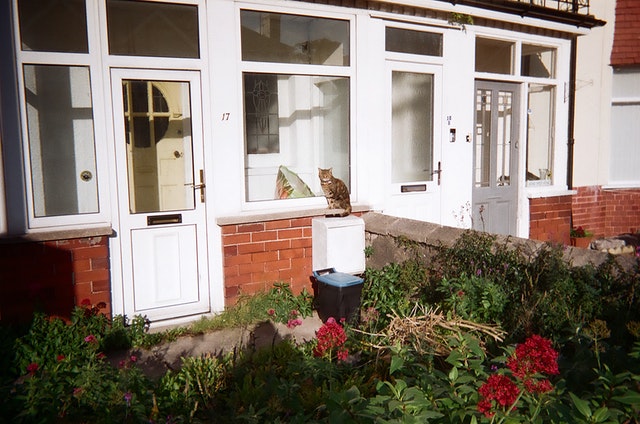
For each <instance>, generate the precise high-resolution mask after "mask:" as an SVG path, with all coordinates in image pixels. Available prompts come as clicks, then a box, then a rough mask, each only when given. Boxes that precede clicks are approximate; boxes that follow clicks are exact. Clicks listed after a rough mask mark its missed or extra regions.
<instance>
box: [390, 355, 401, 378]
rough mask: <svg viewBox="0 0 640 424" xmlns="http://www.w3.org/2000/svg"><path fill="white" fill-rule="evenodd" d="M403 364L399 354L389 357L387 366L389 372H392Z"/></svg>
mask: <svg viewBox="0 0 640 424" xmlns="http://www.w3.org/2000/svg"><path fill="white" fill-rule="evenodd" d="M403 366H404V359H402V358H401V357H399V356H393V357H392V358H391V367H390V368H389V374H393V373H394V372H396V371H398V370H399V369H400V368H402V367H403Z"/></svg>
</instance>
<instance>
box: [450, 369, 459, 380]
mask: <svg viewBox="0 0 640 424" xmlns="http://www.w3.org/2000/svg"><path fill="white" fill-rule="evenodd" d="M457 378H458V368H455V367H453V368H451V371H449V381H456V379H457Z"/></svg>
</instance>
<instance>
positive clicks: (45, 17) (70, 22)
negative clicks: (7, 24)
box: [18, 0, 89, 53]
mask: <svg viewBox="0 0 640 424" xmlns="http://www.w3.org/2000/svg"><path fill="white" fill-rule="evenodd" d="M18 16H19V20H20V36H21V37H20V41H21V46H22V50H25V51H42V52H64V53H87V52H88V51H89V48H88V43H87V17H86V8H85V3H84V0H19V1H18Z"/></svg>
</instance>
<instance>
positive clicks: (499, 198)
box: [473, 81, 519, 235]
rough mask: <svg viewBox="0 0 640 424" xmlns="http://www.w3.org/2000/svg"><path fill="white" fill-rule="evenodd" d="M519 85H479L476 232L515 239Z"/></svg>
mask: <svg viewBox="0 0 640 424" xmlns="http://www.w3.org/2000/svg"><path fill="white" fill-rule="evenodd" d="M518 89H519V86H518V85H517V84H509V83H496V82H488V81H477V82H476V96H475V98H476V106H475V111H476V113H475V125H474V127H475V133H474V159H473V163H474V172H473V178H474V181H473V228H474V229H476V230H480V231H487V232H491V233H495V234H504V235H516V220H517V204H518V178H519V174H518V155H517V152H518V139H517V137H518V133H519V128H518V125H519V119H518V113H517V111H518V104H519V96H518Z"/></svg>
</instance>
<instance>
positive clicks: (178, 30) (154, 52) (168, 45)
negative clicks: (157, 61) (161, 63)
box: [107, 0, 200, 58]
mask: <svg viewBox="0 0 640 424" xmlns="http://www.w3.org/2000/svg"><path fill="white" fill-rule="evenodd" d="M107 27H108V32H109V53H111V54H116V55H127V56H159V57H184V58H197V57H200V48H199V38H198V7H197V6H193V5H186V4H173V3H157V2H153V3H152V2H147V1H132V0H108V1H107Z"/></svg>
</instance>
